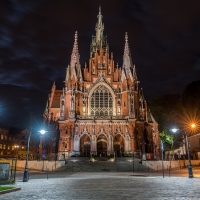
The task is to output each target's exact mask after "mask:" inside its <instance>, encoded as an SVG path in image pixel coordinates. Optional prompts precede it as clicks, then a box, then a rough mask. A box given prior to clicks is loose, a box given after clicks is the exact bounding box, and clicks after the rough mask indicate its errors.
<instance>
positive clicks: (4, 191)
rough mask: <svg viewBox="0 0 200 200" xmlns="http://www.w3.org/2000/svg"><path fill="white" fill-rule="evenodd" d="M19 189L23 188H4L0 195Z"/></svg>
mask: <svg viewBox="0 0 200 200" xmlns="http://www.w3.org/2000/svg"><path fill="white" fill-rule="evenodd" d="M18 190H21V188H12V189H9V190H3V191H1V192H0V195H1V194H6V193H10V192H16V191H18Z"/></svg>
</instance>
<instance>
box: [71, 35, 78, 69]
mask: <svg viewBox="0 0 200 200" xmlns="http://www.w3.org/2000/svg"><path fill="white" fill-rule="evenodd" d="M77 40H78V32H77V31H76V32H75V36H74V46H73V50H72V55H71V63H70V66H71V67H74V66H75V64H79V57H80V56H79V53H78V41H77Z"/></svg>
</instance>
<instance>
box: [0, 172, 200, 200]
mask: <svg viewBox="0 0 200 200" xmlns="http://www.w3.org/2000/svg"><path fill="white" fill-rule="evenodd" d="M183 174H186V177H180V176H179V175H180V174H173V175H172V176H171V177H170V178H169V177H165V178H162V174H161V173H127V172H125V173H121V172H120V173H110V172H99V173H95V172H93V173H89V172H88V173H81V172H79V173H66V172H65V173H62V172H60V173H52V174H49V179H48V180H47V179H46V178H45V173H39V174H35V178H34V176H33V175H30V180H29V182H25V183H24V182H22V181H21V180H22V179H21V180H20V177H19V176H18V178H17V182H16V187H21V190H20V191H17V192H13V193H9V194H3V195H1V196H0V199H1V200H4V199H5V200H8V199H16V200H18V199H23V200H25V199H26V200H27V199H37V200H39V199H48V200H50V199H59V200H65V199H69V200H71V199H81V200H82V199H94V200H96V199H123V200H124V199H142V200H143V199H156V200H159V199H195V200H197V199H200V198H199V197H200V191H199V188H200V179H199V178H193V179H189V178H187V171H186V170H185V171H183ZM175 175H176V176H175ZM31 177H32V178H31Z"/></svg>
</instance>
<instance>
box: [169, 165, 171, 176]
mask: <svg viewBox="0 0 200 200" xmlns="http://www.w3.org/2000/svg"><path fill="white" fill-rule="evenodd" d="M170 171H171V167H169V177H170Z"/></svg>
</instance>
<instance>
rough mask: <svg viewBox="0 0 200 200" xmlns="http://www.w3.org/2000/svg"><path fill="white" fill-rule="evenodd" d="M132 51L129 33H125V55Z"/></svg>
mask: <svg viewBox="0 0 200 200" xmlns="http://www.w3.org/2000/svg"><path fill="white" fill-rule="evenodd" d="M129 54H130V51H129V44H128V33H127V32H126V33H125V47H124V56H125V55H127V56H129Z"/></svg>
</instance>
